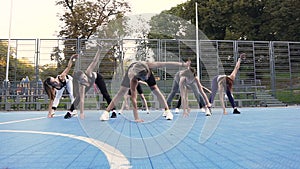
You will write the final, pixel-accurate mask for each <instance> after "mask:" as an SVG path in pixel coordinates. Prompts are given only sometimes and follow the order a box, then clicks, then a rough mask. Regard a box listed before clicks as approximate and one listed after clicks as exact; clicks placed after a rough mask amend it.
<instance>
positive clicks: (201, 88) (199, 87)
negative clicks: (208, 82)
mask: <svg viewBox="0 0 300 169" xmlns="http://www.w3.org/2000/svg"><path fill="white" fill-rule="evenodd" d="M195 80H196V82H197V86H198V89H199V90H200V93H201V94H202V96H203V97H204V99H205V102H206V105H207V106H208V107H211V104H210V103H209V100H208V97H207V95H206V93H205V92H204V90H203V88H204V86H202V84H201V83H200V80H199V79H198V78H197V77H195Z"/></svg>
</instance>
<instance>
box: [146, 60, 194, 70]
mask: <svg viewBox="0 0 300 169" xmlns="http://www.w3.org/2000/svg"><path fill="white" fill-rule="evenodd" d="M147 64H148V66H149V68H150V69H151V68H160V67H174V66H182V67H189V66H190V65H191V61H190V60H189V61H187V62H147Z"/></svg>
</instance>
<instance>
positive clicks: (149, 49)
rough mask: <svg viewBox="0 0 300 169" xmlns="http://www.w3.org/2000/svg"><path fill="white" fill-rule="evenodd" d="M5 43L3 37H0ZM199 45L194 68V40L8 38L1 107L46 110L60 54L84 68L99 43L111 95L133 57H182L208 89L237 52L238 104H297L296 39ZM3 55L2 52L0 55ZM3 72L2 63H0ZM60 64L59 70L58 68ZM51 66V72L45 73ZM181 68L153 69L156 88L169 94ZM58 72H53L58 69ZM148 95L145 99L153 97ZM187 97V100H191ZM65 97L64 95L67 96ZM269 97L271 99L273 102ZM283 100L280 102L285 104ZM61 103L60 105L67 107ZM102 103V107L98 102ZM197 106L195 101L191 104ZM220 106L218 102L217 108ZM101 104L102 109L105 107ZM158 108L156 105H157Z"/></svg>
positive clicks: (299, 63)
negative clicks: (46, 82) (48, 82)
mask: <svg viewBox="0 0 300 169" xmlns="http://www.w3.org/2000/svg"><path fill="white" fill-rule="evenodd" d="M0 42H2V43H7V39H2V40H1V39H0ZM198 42H199V43H198V44H199V46H198V47H199V57H200V58H199V60H200V62H199V66H197V58H196V57H197V55H196V51H197V50H196V41H195V40H185V39H178V40H175V39H151V40H149V39H89V40H82V39H80V40H79V39H12V40H11V41H10V46H11V57H10V58H11V60H12V61H11V62H10V64H9V71H8V73H9V75H8V77H9V79H8V80H9V81H6V80H5V78H4V77H5V76H4V75H3V74H4V73H3V74H2V76H1V78H2V79H1V80H2V85H1V88H0V91H1V97H0V105H1V107H0V109H1V110H45V109H47V108H48V105H47V104H48V97H47V96H46V95H45V93H44V91H43V86H42V81H43V79H45V78H46V77H47V76H49V75H51V76H56V75H57V74H59V73H61V72H59V70H63V66H61V65H64V63H65V62H64V58H68V57H69V56H71V54H73V53H79V54H80V58H79V59H78V61H77V62H76V64H75V66H74V69H76V70H85V69H86V68H87V66H88V65H89V64H90V62H91V61H92V59H93V57H94V55H95V53H96V51H97V43H98V44H101V46H102V57H101V60H100V61H99V65H98V70H95V71H99V72H100V73H102V74H103V76H104V78H105V81H106V84H107V86H108V89H109V91H110V94H111V95H112V96H113V95H114V94H115V93H116V91H117V90H118V87H119V86H120V79H121V78H122V76H123V74H124V72H125V70H126V68H127V66H128V65H129V64H130V63H131V62H133V61H136V60H143V61H150V62H152V61H160V62H169V61H178V62H182V61H186V60H187V59H190V60H192V66H193V67H194V68H199V71H198V72H199V75H198V76H199V78H200V80H201V82H202V83H203V85H204V86H206V87H207V88H210V82H211V79H212V78H213V76H215V75H218V74H228V75H229V74H230V73H231V71H232V70H233V68H234V66H235V63H236V61H237V59H238V56H239V54H240V53H246V54H247V58H246V60H245V61H243V62H242V64H241V68H240V71H239V73H238V75H237V77H236V81H235V85H234V95H235V99H236V100H237V102H238V105H239V106H268V105H272V104H273V105H285V104H299V94H300V42H279V41H274V42H272V41H271V42H269V41H229V40H215V41H213V40H201V41H198ZM2 58H3V59H6V56H2ZM2 63H3V64H1V65H0V66H1V67H2V70H5V68H6V65H5V64H6V62H2ZM59 66H61V67H62V69H58V68H57V69H56V67H59ZM50 68H52V69H51V70H53V71H47V70H49V69H50ZM181 69H182V68H179V67H174V68H158V69H155V70H153V72H154V74H155V76H156V79H157V83H158V86H159V87H160V89H161V91H162V92H163V93H164V94H165V96H167V94H168V93H169V92H170V90H171V86H172V81H173V76H174V75H175V73H176V72H177V71H179V70H181ZM56 71H57V72H56ZM143 88H144V89H145V92H146V93H148V95H149V97H148V100H149V102H150V105H151V102H153V105H154V101H153V100H154V99H155V98H154V96H152V95H151V94H150V90H149V89H148V88H147V87H145V86H143ZM87 97H92V98H97V99H96V100H95V99H94V100H93V101H92V102H96V103H97V104H95V103H93V104H94V105H97V106H96V107H93V106H87V107H90V108H97V109H101V108H104V107H105V105H103V104H104V102H103V101H102V98H101V95H99V94H98V93H97V91H96V90H93V91H90V92H89V95H87ZM192 97H193V96H191V99H190V100H191V101H193V100H195V99H194V98H192ZM66 99H67V97H66ZM272 100H273V101H272ZM282 101H284V104H283V102H282ZM67 102H68V101H67V100H66V101H62V102H61V107H62V108H68V107H69V106H70V105H69V104H67ZM101 104H102V105H101ZM195 105H197V104H195ZM217 105H218V104H217V103H216V106H217ZM103 106H104V107H103ZM155 107H156V108H157V107H158V106H157V105H156V106H155Z"/></svg>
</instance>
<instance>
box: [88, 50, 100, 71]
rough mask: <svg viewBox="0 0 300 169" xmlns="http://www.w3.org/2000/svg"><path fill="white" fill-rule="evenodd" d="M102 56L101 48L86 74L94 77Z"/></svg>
mask: <svg viewBox="0 0 300 169" xmlns="http://www.w3.org/2000/svg"><path fill="white" fill-rule="evenodd" d="M100 54H101V48H100V47H99V48H98V51H97V53H96V55H95V57H94V59H93V61H92V62H91V64H90V65H89V66H88V67H87V69H86V74H88V75H92V72H93V70H94V69H95V67H96V66H97V64H98V62H99V60H100V56H101V55H100Z"/></svg>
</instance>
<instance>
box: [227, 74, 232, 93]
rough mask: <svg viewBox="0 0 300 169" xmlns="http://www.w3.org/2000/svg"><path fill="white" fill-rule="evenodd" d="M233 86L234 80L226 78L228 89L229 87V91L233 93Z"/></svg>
mask: <svg viewBox="0 0 300 169" xmlns="http://www.w3.org/2000/svg"><path fill="white" fill-rule="evenodd" d="M232 86H233V80H232V79H231V78H230V77H228V76H226V87H227V90H230V91H231V92H232Z"/></svg>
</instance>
